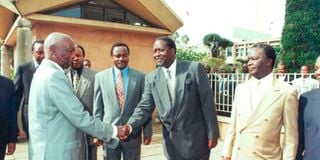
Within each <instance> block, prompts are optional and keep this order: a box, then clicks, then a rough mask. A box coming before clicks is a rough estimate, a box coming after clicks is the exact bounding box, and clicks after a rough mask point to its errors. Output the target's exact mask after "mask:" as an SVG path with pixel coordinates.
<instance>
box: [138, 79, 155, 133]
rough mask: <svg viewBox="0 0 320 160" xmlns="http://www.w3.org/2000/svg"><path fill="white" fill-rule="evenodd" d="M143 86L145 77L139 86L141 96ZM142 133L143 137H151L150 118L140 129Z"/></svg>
mask: <svg viewBox="0 0 320 160" xmlns="http://www.w3.org/2000/svg"><path fill="white" fill-rule="evenodd" d="M144 84H145V75H143V78H142V84H141V88H140V89H141V90H140V93H141V95H142V94H143V90H144ZM142 131H143V136H144V137H151V136H152V118H150V119H149V120H148V121H147V122H146V123H145V124H144V125H143V127H142Z"/></svg>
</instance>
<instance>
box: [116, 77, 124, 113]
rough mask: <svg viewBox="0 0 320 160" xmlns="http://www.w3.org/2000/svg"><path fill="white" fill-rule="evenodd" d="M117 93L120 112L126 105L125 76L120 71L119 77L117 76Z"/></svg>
mask: <svg viewBox="0 0 320 160" xmlns="http://www.w3.org/2000/svg"><path fill="white" fill-rule="evenodd" d="M116 92H117V99H118V103H119V108H120V110H121V109H122V107H123V105H124V101H125V99H124V88H123V76H122V72H121V71H120V72H119V74H118V76H117V81H116Z"/></svg>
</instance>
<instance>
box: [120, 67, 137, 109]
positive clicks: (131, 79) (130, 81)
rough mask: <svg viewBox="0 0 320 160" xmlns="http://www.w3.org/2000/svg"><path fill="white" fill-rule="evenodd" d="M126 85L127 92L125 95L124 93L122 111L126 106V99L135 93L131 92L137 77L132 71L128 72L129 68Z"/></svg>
mask: <svg viewBox="0 0 320 160" xmlns="http://www.w3.org/2000/svg"><path fill="white" fill-rule="evenodd" d="M127 81H128V86H127V90H126V91H127V92H126V95H125V101H124V106H123V108H122V112H123V111H124V110H125V108H126V107H128V106H127V105H128V103H127V102H128V100H129V99H130V97H131V96H132V94H135V93H133V91H134V88H135V86H136V83H137V77H136V75H135V74H133V73H132V72H130V68H128V80H127Z"/></svg>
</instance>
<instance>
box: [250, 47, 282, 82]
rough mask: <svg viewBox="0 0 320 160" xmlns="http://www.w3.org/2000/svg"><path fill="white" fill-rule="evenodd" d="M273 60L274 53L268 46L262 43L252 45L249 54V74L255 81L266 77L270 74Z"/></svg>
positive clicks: (274, 57)
mask: <svg viewBox="0 0 320 160" xmlns="http://www.w3.org/2000/svg"><path fill="white" fill-rule="evenodd" d="M275 59H276V54H275V51H274V49H273V48H272V47H271V46H270V45H268V44H263V43H258V44H255V45H253V47H252V48H251V51H250V53H249V61H248V70H249V74H250V75H251V76H253V77H255V78H257V79H261V78H263V77H265V76H267V75H268V74H270V73H271V72H272V68H273V66H274V62H275Z"/></svg>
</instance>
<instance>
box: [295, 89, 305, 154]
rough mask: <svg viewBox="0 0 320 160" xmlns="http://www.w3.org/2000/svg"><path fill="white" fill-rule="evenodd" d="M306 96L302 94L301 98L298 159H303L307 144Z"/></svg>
mask: <svg viewBox="0 0 320 160" xmlns="http://www.w3.org/2000/svg"><path fill="white" fill-rule="evenodd" d="M306 101H307V99H306V97H304V96H303V95H302V96H300V98H299V121H298V123H299V143H298V151H297V156H296V160H302V159H303V156H302V153H303V151H304V149H305V144H304V114H303V113H304V108H305V105H306Z"/></svg>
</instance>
